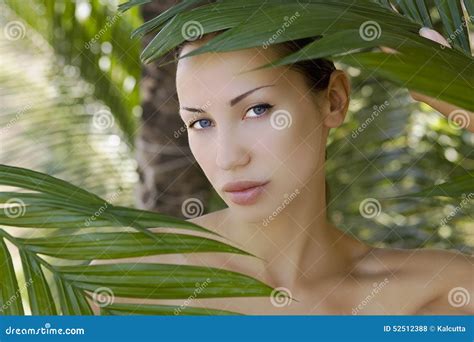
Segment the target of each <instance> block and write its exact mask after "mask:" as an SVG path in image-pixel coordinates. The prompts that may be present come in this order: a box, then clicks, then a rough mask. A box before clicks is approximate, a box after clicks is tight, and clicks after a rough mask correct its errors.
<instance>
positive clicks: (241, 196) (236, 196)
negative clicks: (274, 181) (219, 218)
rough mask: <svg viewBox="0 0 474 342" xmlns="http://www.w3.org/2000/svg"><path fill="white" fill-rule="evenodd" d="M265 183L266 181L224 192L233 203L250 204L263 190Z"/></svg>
mask: <svg viewBox="0 0 474 342" xmlns="http://www.w3.org/2000/svg"><path fill="white" fill-rule="evenodd" d="M267 184H268V182H267V183H264V184H261V185H257V186H253V187H249V188H247V189H242V190H235V191H226V193H227V194H228V195H229V198H230V200H231V201H232V202H234V203H235V204H239V205H250V204H253V203H255V202H256V201H257V200H258V197H259V195H260V194H261V193H262V192H263V191H264V190H265V186H266V185H267Z"/></svg>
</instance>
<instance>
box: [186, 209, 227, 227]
mask: <svg viewBox="0 0 474 342" xmlns="http://www.w3.org/2000/svg"><path fill="white" fill-rule="evenodd" d="M228 215H229V211H228V208H225V209H221V210H217V211H213V212H211V213H208V214H205V215H202V216H198V217H195V218H191V219H188V220H186V221H189V222H192V223H195V224H197V225H199V226H202V227H204V228H208V229H210V230H212V231H214V232H219V226H220V225H221V224H222V223H223V222H225V221H226V220H227V218H228Z"/></svg>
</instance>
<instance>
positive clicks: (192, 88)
mask: <svg viewBox="0 0 474 342" xmlns="http://www.w3.org/2000/svg"><path fill="white" fill-rule="evenodd" d="M197 46H199V43H197V42H194V43H192V44H188V45H186V46H185V47H184V50H183V51H182V53H183V54H185V53H187V52H189V51H191V50H193V49H195V48H196V47H197ZM277 57H278V55H277V51H276V50H273V49H272V48H270V49H266V50H265V49H261V48H254V49H246V50H239V51H235V52H229V53H206V54H202V55H198V56H193V57H190V58H184V59H181V60H180V61H179V63H178V69H177V78H176V84H177V92H178V98H179V103H180V116H181V118H182V119H183V121H184V122H185V124H186V125H187V127H188V138H189V145H190V148H191V151H192V153H193V155H194V157H195V158H196V160H197V162H198V163H199V165H200V167H201V168H202V170H203V171H204V173H205V174H206V176H207V178H208V179H209V181H210V182H211V184H212V185H213V187H214V188H215V190H216V191H217V192H218V194H219V195H220V196H221V197H222V198H223V200H224V201H225V202H226V204H227V205H228V206H229V208H230V209H231V210H233V212H234V214H236V215H237V216H238V217H239V219H241V220H244V221H246V222H255V223H259V222H262V221H263V219H264V218H266V217H268V216H269V215H271V214H272V213H273V212H274V211H275V210H277V208H278V207H281V206H282V205H285V204H284V202H285V200H287V198H289V196H290V197H291V198H293V196H294V195H295V194H303V193H304V189H308V188H307V187H306V186H307V185H309V184H323V183H324V171H323V168H324V154H325V144H326V139H327V133H328V127H329V126H331V125H333V124H334V118H333V119H332V121H331V120H329V121H327V120H326V121H325V120H323V118H325V117H326V116H327V114H328V113H329V112H330V111H331V109H330V107H331V106H330V103H329V101H327V100H326V96H325V92H324V91H323V92H320V93H319V94H318V93H315V92H314V91H310V89H309V87H308V84H307V82H306V80H305V78H304V76H303V75H302V74H301V73H299V72H297V71H294V70H293V69H290V68H288V67H278V68H266V69H262V70H258V71H252V72H247V73H242V74H240V73H241V72H243V71H247V70H250V69H253V68H256V67H258V66H261V65H262V64H265V63H268V62H269V61H271V60H273V59H275V58H277ZM342 120H343V118H342ZM342 120H341V122H342ZM336 121H337V120H336ZM316 178H317V179H316ZM317 180H319V181H317ZM239 181H255V182H258V183H264V184H265V185H263V186H261V187H257V188H253V189H249V190H247V191H237V190H238V189H237V188H239V187H240V188H242V187H244V188H245V187H249V186H251V185H255V184H249V183H247V184H245V183H244V184H240V186H239V184H234V185H236V186H237V188H235V187H234V191H231V190H232V189H231V188H227V191H226V188H225V187H226V185H228V186H229V183H233V182H239ZM321 181H322V182H321ZM230 185H232V184H230ZM309 190H310V191H323V189H314V187H313V188H310V189H309Z"/></svg>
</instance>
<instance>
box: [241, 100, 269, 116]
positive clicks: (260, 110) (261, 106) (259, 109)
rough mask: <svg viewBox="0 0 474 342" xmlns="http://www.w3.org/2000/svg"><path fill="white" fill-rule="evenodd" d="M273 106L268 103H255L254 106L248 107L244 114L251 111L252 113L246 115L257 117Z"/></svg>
mask: <svg viewBox="0 0 474 342" xmlns="http://www.w3.org/2000/svg"><path fill="white" fill-rule="evenodd" d="M272 107H273V106H272V105H270V104H268V103H263V104H259V105H256V106H253V107H252V108H250V109H249V110H248V111H247V113H246V114H248V113H253V114H254V115H249V116H247V117H251V118H252V117H253V118H255V117H259V116H262V115H263V114H265V113H266V112H267V110H268V109H270V108H272Z"/></svg>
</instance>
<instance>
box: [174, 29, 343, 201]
mask: <svg viewBox="0 0 474 342" xmlns="http://www.w3.org/2000/svg"><path fill="white" fill-rule="evenodd" d="M220 32H223V31H218V32H212V33H207V34H205V35H203V36H202V37H201V38H200V39H207V38H212V37H214V36H216V35H218V34H219V33H220ZM317 39H318V37H315V38H303V39H298V40H290V41H287V42H283V43H278V44H275V45H270V46H271V47H274V48H277V49H280V51H281V55H282V57H283V56H287V55H289V54H292V53H294V52H296V51H298V50H300V49H301V48H303V47H304V46H306V45H308V44H310V43H312V42H314V41H315V40H317ZM193 42H194V41H185V42H183V43H181V44H180V45H179V46H177V48H176V53H175V57H176V60H178V58H179V57H180V55H181V52H182V50H183V48H184V47H185V46H186V45H187V44H189V43H193ZM290 67H291V68H293V69H294V70H295V71H298V72H300V73H302V74H303V76H305V79H306V82H307V84H308V87H309V88H310V89H311V90H313V91H315V92H318V91H321V90H324V89H326V88H327V87H328V85H329V79H330V77H331V74H332V72H333V71H334V70H336V67H335V66H334V63H333V62H332V61H330V60H327V59H324V58H315V59H308V60H304V61H299V62H296V63H293V64H291V65H290ZM325 159H326V160H327V153H326V156H325ZM325 184H326V205H327V204H328V203H329V199H330V190H329V184H328V182H327V180H325Z"/></svg>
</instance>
